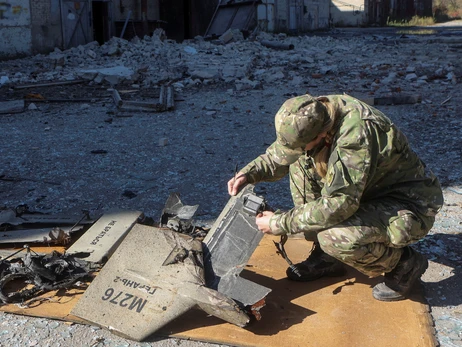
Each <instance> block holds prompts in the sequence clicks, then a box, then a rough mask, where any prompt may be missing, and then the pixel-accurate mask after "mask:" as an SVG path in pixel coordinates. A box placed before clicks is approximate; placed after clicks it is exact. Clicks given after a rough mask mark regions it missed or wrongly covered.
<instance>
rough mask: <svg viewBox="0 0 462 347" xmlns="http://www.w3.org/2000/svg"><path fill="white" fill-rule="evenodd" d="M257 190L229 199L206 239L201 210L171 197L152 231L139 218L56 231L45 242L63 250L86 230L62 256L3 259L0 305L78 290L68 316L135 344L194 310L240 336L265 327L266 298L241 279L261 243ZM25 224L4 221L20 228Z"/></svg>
mask: <svg viewBox="0 0 462 347" xmlns="http://www.w3.org/2000/svg"><path fill="white" fill-rule="evenodd" d="M253 188H254V187H253V186H252V185H248V186H246V187H245V188H244V189H242V190H241V192H240V193H239V194H238V195H237V196H233V197H231V198H230V199H229V201H228V203H227V205H226V206H225V208H224V209H223V211H222V212H221V214H220V215H219V217H218V218H217V220H216V221H215V223H214V224H213V226H212V228H211V229H210V230H208V231H206V230H204V229H201V228H198V227H196V226H195V225H194V223H193V216H194V213H195V212H196V210H197V208H198V206H197V205H196V206H186V205H183V204H182V202H181V200H180V198H179V194H177V193H172V194H171V195H170V197H169V198H168V200H167V202H166V204H165V207H164V209H163V211H162V216H161V220H160V223H159V225H158V226H153V224H155V223H152V221H147V220H146V219H144V220H143V214H142V213H141V212H139V211H116V212H110V213H106V214H104V215H103V216H101V218H99V219H98V220H97V221H96V222H94V221H92V220H91V219H90V218H89V216H88V214H86V216H85V218H82V219H81V220H80V221H79V222H78V223H76V224H74V225H73V227H72V228H70V229H68V232H63V230H62V229H59V228H54V229H53V230H52V231H51V232H49V234H48V236H47V237H43V238H42V242H43V241H47V240H48V242H50V241H53V240H55V241H58V239H59V240H60V241H61V242H63V240H64V242H68V241H69V240H68V238H67V237H66V235H69V233H70V232H72V231H74V229H76V228H77V229H78V228H81V227H82V225H84V224H90V223H92V225H91V226H90V227H89V228H88V230H86V231H84V233H83V234H82V235H81V236H80V237H79V238H78V239H77V240H76V241H75V242H74V243H73V244H72V245H71V246H70V247H69V248H68V249H66V251H65V252H63V253H59V252H57V251H53V252H52V253H50V254H45V255H43V254H37V253H35V252H34V251H33V250H32V249H31V248H30V247H29V246H24V248H23V249H21V250H19V251H16V252H14V253H12V254H9V255H7V256H6V257H4V258H2V259H1V260H0V300H1V301H2V302H3V303H4V304H11V303H21V304H26V305H27V303H28V302H30V301H33V300H39V298H37V296H39V295H41V294H43V293H45V292H47V291H52V290H56V289H62V288H66V289H69V288H72V287H73V286H79V287H80V288H82V287H83V288H85V291H84V292H83V294H82V296H81V297H80V298H79V300H78V301H77V303H76V304H75V306H74V307H73V308H72V311H71V314H72V315H74V316H76V317H78V318H80V319H83V320H84V321H87V322H89V324H96V325H98V326H101V327H104V328H107V329H109V330H111V331H112V332H114V333H115V334H117V335H121V336H124V337H127V338H130V339H133V340H137V341H142V340H144V339H146V338H147V337H148V336H150V335H151V334H153V333H155V332H156V331H157V330H159V329H160V328H161V327H163V326H165V325H166V324H167V323H169V322H170V321H172V320H173V319H175V318H176V317H178V316H180V315H181V314H183V313H185V312H186V311H188V310H190V309H191V308H193V307H197V306H198V307H199V308H201V309H202V310H204V311H205V312H206V313H208V314H210V315H213V316H216V317H218V318H220V319H223V320H225V321H227V322H229V323H232V324H235V325H237V326H240V327H244V326H246V325H247V324H248V323H249V322H250V320H251V319H256V320H259V319H260V318H261V314H260V309H261V308H262V307H263V306H264V305H265V298H266V296H267V295H268V293H269V292H271V290H270V289H269V288H266V287H263V286H261V285H259V284H257V283H254V282H251V281H249V280H247V279H244V278H241V277H239V274H240V273H241V271H242V270H243V269H244V267H245V266H246V264H247V262H248V260H249V259H250V257H251V255H252V254H253V252H254V250H255V249H256V247H257V246H258V244H259V242H260V240H261V238H262V236H263V234H262V233H261V232H260V231H259V230H258V229H257V227H256V224H255V216H256V215H257V214H258V213H259V212H260V211H261V210H263V209H264V208H265V201H264V199H263V198H261V197H259V196H257V195H255V193H254V190H253ZM16 212H18V211H16ZM22 212H24V211H22ZM26 212H27V211H26ZM24 216H25V213H22V214H21V213H16V215H15V216H10V217H11V218H10V219H9V220H10V222H11V221H12V220H13V221H16V224H18V221H17V218H19V219H20V220H24V219H26V218H22V217H24ZM0 217H1V214H0ZM28 217H30V215H29V216H28ZM35 217H37V216H35ZM40 218H42V219H43V218H44V217H43V216H40V215H39V216H38V219H40ZM33 219H34V218H30V220H33ZM45 219H46V218H45ZM4 220H5V218H3V221H4ZM0 222H2V219H1V218H0ZM48 222H50V220H48ZM6 224H9V225H12V224H13V225H14V224H15V223H14V222H13V223H6ZM6 224H5V223H4V224H3V225H6ZM14 232H15V231H11V232H10V233H14ZM22 250H24V251H26V254H25V256H24V257H23V258H19V257H18V254H19V253H20V252H21V251H22ZM4 252H5V251H2V253H1V254H0V255H4ZM10 253H11V252H10ZM17 282H22V284H23V285H22V286H21V288H20V289H18V287H19V286H18V285H17ZM88 283H89V284H88ZM15 284H16V285H15ZM11 288H14V289H11ZM26 307H27V306H26ZM121 316H123V317H125V319H123V320H120V319H119V318H118V317H121ZM135 322H136V323H135Z"/></svg>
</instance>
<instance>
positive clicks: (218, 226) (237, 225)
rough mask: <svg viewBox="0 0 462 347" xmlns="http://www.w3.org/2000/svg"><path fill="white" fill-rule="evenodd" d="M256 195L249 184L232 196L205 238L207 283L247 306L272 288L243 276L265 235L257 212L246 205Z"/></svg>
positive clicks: (264, 295) (263, 296)
mask: <svg viewBox="0 0 462 347" xmlns="http://www.w3.org/2000/svg"><path fill="white" fill-rule="evenodd" d="M254 196H255V195H254V193H253V185H247V186H246V187H245V188H244V189H243V190H242V191H241V192H240V193H239V194H238V195H237V196H233V197H231V198H230V200H229V201H228V204H227V205H226V206H225V208H224V209H223V211H222V212H221V214H220V216H219V217H218V219H217V220H216V222H215V224H214V225H213V226H212V229H211V230H210V231H209V233H208V234H207V237H206V238H205V240H204V243H205V245H206V251H205V252H204V262H205V269H206V280H207V286H208V287H210V288H213V289H216V290H217V291H219V292H220V293H223V294H225V295H227V296H229V297H231V298H232V299H234V300H236V301H238V302H239V303H241V304H242V305H243V306H251V305H253V304H255V303H256V302H258V301H260V300H261V299H263V298H265V297H266V295H267V294H268V293H269V292H270V291H271V290H270V289H268V288H266V287H263V286H261V285H259V284H256V283H253V282H250V281H247V280H245V279H243V278H241V277H239V274H240V273H241V271H242V270H243V269H244V266H245V265H246V264H247V262H248V261H249V259H250V257H251V255H252V254H253V252H254V251H255V248H257V246H258V244H259V243H260V240H261V239H262V237H263V233H262V232H261V231H259V230H258V228H257V225H256V223H255V214H249V213H248V209H246V208H245V207H246V204H247V202H248V201H250V200H249V198H250V199H251V198H253V197H254Z"/></svg>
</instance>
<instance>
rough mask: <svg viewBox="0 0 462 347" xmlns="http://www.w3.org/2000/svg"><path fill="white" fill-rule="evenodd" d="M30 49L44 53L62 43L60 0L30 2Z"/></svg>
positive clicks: (35, 0)
mask: <svg viewBox="0 0 462 347" xmlns="http://www.w3.org/2000/svg"><path fill="white" fill-rule="evenodd" d="M30 9H31V11H30V12H31V36H32V51H33V52H34V53H46V52H49V51H51V50H53V49H54V48H55V47H61V45H62V34H61V32H62V30H61V18H60V14H61V13H60V0H34V1H31V2H30Z"/></svg>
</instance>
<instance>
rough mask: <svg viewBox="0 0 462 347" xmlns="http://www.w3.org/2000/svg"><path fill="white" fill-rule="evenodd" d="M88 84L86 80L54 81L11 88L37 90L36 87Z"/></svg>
mask: <svg viewBox="0 0 462 347" xmlns="http://www.w3.org/2000/svg"><path fill="white" fill-rule="evenodd" d="M84 82H88V81H86V80H72V81H56V82H46V83H33V84H24V85H19V86H13V88H14V89H26V88H37V87H51V86H62V85H68V84H79V83H84Z"/></svg>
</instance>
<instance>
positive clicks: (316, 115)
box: [273, 94, 332, 165]
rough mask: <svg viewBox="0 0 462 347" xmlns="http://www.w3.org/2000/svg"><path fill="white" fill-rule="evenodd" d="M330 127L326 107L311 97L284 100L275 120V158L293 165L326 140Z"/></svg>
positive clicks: (285, 163) (303, 96) (282, 162)
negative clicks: (304, 153) (305, 152)
mask: <svg viewBox="0 0 462 347" xmlns="http://www.w3.org/2000/svg"><path fill="white" fill-rule="evenodd" d="M331 124H332V120H331V117H329V113H328V110H327V108H326V106H325V105H324V104H323V103H322V102H321V101H319V100H318V99H316V98H314V97H312V96H311V95H308V94H306V95H302V96H297V97H294V98H291V99H289V100H287V101H286V102H284V104H283V105H282V106H281V108H280V109H279V111H278V112H277V113H276V117H275V127H276V136H277V140H276V142H275V144H274V148H273V153H274V154H275V159H276V160H277V162H279V164H282V165H290V164H292V163H294V162H295V161H296V160H297V159H298V158H299V157H300V156H301V155H302V154H303V152H304V151H306V150H311V149H312V148H313V147H315V146H316V145H317V144H318V143H319V142H321V140H322V139H323V138H324V137H326V134H327V130H328V129H329V128H330V127H331Z"/></svg>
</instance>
